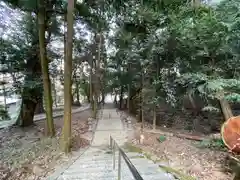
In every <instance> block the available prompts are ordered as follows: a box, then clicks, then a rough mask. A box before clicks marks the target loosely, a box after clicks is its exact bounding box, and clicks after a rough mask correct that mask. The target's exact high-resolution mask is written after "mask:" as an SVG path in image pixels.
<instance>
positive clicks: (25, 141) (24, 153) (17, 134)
mask: <svg viewBox="0 0 240 180" xmlns="http://www.w3.org/2000/svg"><path fill="white" fill-rule="evenodd" d="M89 117H90V111H89V110H85V111H83V112H80V113H75V114H73V115H72V134H73V145H72V150H73V151H77V150H79V149H80V148H84V147H87V146H88V145H89V144H90V141H91V139H92V136H93V133H92V132H89V131H88V123H87V120H88V118H89ZM54 123H55V129H56V137H54V138H47V137H45V136H44V126H45V121H36V122H35V125H34V126H32V127H28V128H17V127H11V128H8V129H2V130H0V180H18V179H24V180H25V179H32V180H40V179H44V177H46V176H47V175H48V174H49V173H51V172H53V171H54V167H56V166H57V165H59V164H61V165H62V164H64V162H66V161H67V160H68V158H70V157H71V155H69V156H68V157H66V155H64V153H62V152H61V150H60V149H59V147H60V145H59V140H60V134H61V128H62V126H63V118H62V117H60V118H55V119H54Z"/></svg>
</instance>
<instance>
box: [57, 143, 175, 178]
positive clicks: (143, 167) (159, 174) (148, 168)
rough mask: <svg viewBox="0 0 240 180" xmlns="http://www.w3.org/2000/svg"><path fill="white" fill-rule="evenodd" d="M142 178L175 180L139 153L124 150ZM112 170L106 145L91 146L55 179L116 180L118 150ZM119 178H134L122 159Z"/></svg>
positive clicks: (109, 153)
mask: <svg viewBox="0 0 240 180" xmlns="http://www.w3.org/2000/svg"><path fill="white" fill-rule="evenodd" d="M126 155H127V156H128V158H129V159H130V161H131V162H132V163H133V165H134V166H135V167H136V169H137V170H138V172H139V173H140V175H141V176H142V178H143V179H144V180H175V178H174V177H173V176H172V175H171V174H169V173H166V172H164V171H163V170H161V169H160V168H159V167H158V165H157V164H154V163H153V161H151V160H149V159H146V158H145V157H143V156H142V155H141V154H139V153H135V152H126ZM115 157H116V162H115V163H116V164H115V169H114V170H113V154H112V152H111V150H109V149H108V147H106V146H105V147H104V146H103V147H91V148H90V149H89V150H88V151H87V152H86V154H85V155H84V156H82V157H80V159H79V160H78V161H77V162H76V163H74V165H72V166H70V168H68V169H67V170H65V171H64V173H63V174H62V176H60V177H59V178H58V179H57V180H68V179H69V180H116V179H118V151H116V155H115ZM121 180H135V179H134V177H133V175H132V174H131V172H130V170H129V168H128V166H127V165H126V163H125V161H124V159H123V158H122V159H121Z"/></svg>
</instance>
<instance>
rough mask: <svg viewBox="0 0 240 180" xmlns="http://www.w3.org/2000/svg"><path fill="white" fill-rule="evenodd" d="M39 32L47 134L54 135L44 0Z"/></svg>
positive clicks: (40, 11)
mask: <svg viewBox="0 0 240 180" xmlns="http://www.w3.org/2000/svg"><path fill="white" fill-rule="evenodd" d="M38 8H39V9H38V29H39V30H38V32H39V48H40V59H41V69H42V77H43V89H44V91H43V93H44V98H45V104H46V118H47V119H46V120H47V125H46V127H47V129H46V131H45V132H46V135H49V136H54V135H55V129H54V123H53V117H52V91H51V82H50V78H49V72H48V60H47V53H46V46H45V27H46V24H45V22H46V21H45V14H46V12H45V5H44V0H38Z"/></svg>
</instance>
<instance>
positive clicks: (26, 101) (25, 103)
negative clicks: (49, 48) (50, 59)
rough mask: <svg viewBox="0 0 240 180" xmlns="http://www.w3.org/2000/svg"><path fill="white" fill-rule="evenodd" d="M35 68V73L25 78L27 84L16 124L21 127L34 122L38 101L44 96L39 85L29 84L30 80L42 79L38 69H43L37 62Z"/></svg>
mask: <svg viewBox="0 0 240 180" xmlns="http://www.w3.org/2000/svg"><path fill="white" fill-rule="evenodd" d="M34 60H35V59H33V61H34ZM35 61H37V60H35ZM35 68H36V71H35V73H28V74H27V75H26V77H25V79H24V83H25V85H24V88H23V91H22V104H21V110H20V113H19V116H18V119H17V122H16V124H17V125H18V126H21V127H27V126H31V125H32V124H33V119H34V112H35V109H36V106H37V103H38V101H39V99H41V98H42V94H41V88H39V86H34V87H33V88H32V87H29V86H28V82H29V81H34V80H36V81H37V80H39V79H40V72H37V69H38V70H39V71H41V68H40V65H39V64H38V63H37V62H36V66H35ZM34 76H35V77H34Z"/></svg>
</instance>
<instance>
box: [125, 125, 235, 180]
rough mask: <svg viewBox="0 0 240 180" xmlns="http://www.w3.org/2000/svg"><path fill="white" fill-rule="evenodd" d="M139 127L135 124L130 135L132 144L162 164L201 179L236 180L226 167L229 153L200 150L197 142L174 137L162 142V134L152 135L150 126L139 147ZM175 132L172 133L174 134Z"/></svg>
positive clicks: (168, 137)
mask: <svg viewBox="0 0 240 180" xmlns="http://www.w3.org/2000/svg"><path fill="white" fill-rule="evenodd" d="M140 126H141V123H134V124H133V129H134V130H133V131H134V132H131V133H129V143H131V144H134V146H136V147H138V148H141V149H142V150H143V151H144V152H147V153H150V154H151V155H154V156H156V157H157V161H158V162H160V164H163V165H164V166H168V167H171V168H173V169H175V170H178V171H179V172H181V173H184V174H186V175H190V176H192V177H195V178H196V179H199V180H232V179H233V175H232V174H230V173H229V172H227V171H226V170H225V169H224V168H223V165H224V163H225V158H226V156H227V152H226V151H220V150H211V149H208V148H199V147H198V146H197V145H196V141H193V140H187V139H183V138H178V137H175V136H165V137H166V139H165V140H164V141H162V142H159V141H158V140H157V139H159V137H160V136H161V135H162V134H158V133H153V132H151V131H150V130H151V126H149V125H148V124H147V123H146V125H145V129H144V132H143V135H144V140H143V143H142V144H140V143H139V142H137V140H136V139H137V138H139V137H138V135H139V134H140V133H139V129H140ZM158 128H159V127H158ZM173 131H174V130H171V133H172V132H173ZM182 132H183V131H182Z"/></svg>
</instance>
